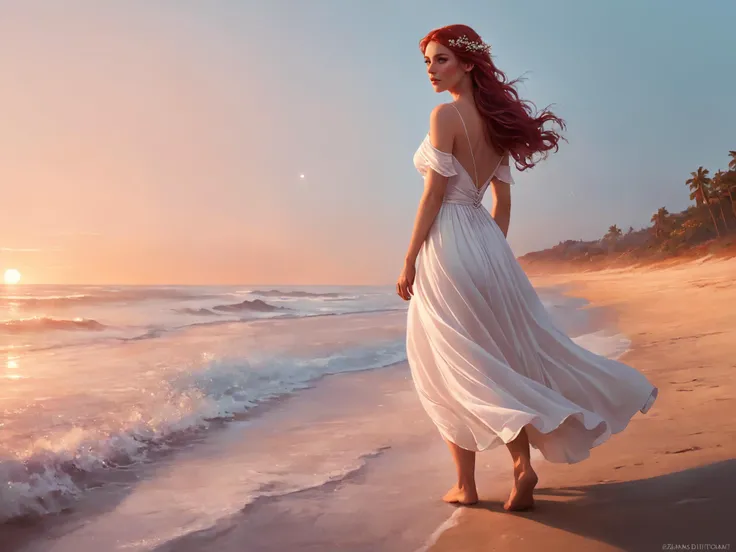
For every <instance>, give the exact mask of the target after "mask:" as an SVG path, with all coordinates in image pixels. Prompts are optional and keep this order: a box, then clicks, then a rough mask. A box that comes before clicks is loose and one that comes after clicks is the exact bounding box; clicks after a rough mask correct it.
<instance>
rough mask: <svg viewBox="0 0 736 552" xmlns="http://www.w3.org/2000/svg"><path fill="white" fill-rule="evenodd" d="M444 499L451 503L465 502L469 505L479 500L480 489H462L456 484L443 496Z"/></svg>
mask: <svg viewBox="0 0 736 552" xmlns="http://www.w3.org/2000/svg"><path fill="white" fill-rule="evenodd" d="M442 500H444V501H445V502H449V503H450V504H465V505H466V506H468V505H470V504H475V503H476V502H478V491H476V490H475V487H473V489H472V490H471V489H464V488H463V489H461V488H460V487H458V486H457V485H455V486H454V487H453V488H452V489H450V490H449V491H447V494H446V495H445V496H444V497H442Z"/></svg>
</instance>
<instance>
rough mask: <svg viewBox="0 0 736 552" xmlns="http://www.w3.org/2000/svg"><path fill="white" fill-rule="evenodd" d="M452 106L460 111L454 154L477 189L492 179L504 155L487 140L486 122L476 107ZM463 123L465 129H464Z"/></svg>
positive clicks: (461, 104) (454, 104) (466, 105)
mask: <svg viewBox="0 0 736 552" xmlns="http://www.w3.org/2000/svg"><path fill="white" fill-rule="evenodd" d="M452 105H453V106H454V107H455V108H456V109H457V110H458V111H459V115H460V116H458V118H457V126H456V128H455V139H454V143H453V149H452V154H453V155H454V156H455V159H457V160H458V162H459V163H460V164H461V165H462V166H463V168H464V169H465V170H466V171H467V173H468V174H469V175H470V178H471V180H473V183H474V184H475V186H476V188H480V187H482V186H483V185H484V184H485V183H486V182H487V181H488V179H489V178H491V176H492V175H493V173H494V171H495V170H496V168H497V167H498V166H499V163H500V162H501V158H502V157H504V154H503V153H499V152H498V151H497V150H496V149H495V148H494V146H493V145H492V144H490V143H488V141H487V140H486V138H485V132H484V128H483V125H484V122H483V119H482V118H481V116H480V114H479V113H478V111H477V110H476V109H475V106H473V105H468V104H465V103H459V102H455V103H453V104H452ZM463 123H464V125H465V127H463ZM466 129H467V135H466ZM471 144H472V148H473V149H472V152H471V149H470V147H471ZM473 160H475V168H474V167H473ZM476 171H477V176H476Z"/></svg>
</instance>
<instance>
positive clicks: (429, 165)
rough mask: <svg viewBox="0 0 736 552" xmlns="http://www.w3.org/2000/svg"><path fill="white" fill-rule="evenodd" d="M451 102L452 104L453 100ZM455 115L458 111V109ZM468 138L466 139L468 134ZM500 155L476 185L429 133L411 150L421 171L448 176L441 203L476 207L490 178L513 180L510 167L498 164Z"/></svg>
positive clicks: (510, 182) (511, 182)
mask: <svg viewBox="0 0 736 552" xmlns="http://www.w3.org/2000/svg"><path fill="white" fill-rule="evenodd" d="M451 105H453V107H455V106H454V104H451ZM455 109H457V107H455ZM458 115H460V111H459V110H458ZM460 120H462V115H460ZM463 127H465V121H463ZM465 134H466V136H468V130H467V127H465ZM468 142H470V137H469V136H468ZM471 153H472V150H471ZM504 158H505V156H504V157H502V158H501V161H499V164H498V165H497V166H496V169H495V170H494V171H493V173H492V174H491V176H490V177H489V178H488V180H486V181H485V182H484V183H483V184H482V185H481V186H480V187H478V186H476V185H475V183H474V182H473V178H472V177H471V176H470V174H468V171H466V170H465V167H463V166H462V165H461V164H460V162H459V161H458V160H457V158H456V157H455V156H454V155H453V154H451V153H448V152H446V151H441V150H438V149H437V148H436V147H434V146H433V145H432V142H430V140H429V134H427V135H426V136H425V137H424V140H422V143H421V145H420V146H419V149H417V151H416V153H415V154H414V166H415V167H416V168H417V170H418V171H419V172H420V173H421V174H422V175H426V174H427V171H428V170H429V169H432V170H434V171H436V172H437V173H439V174H441V175H442V176H446V177H448V182H447V189H446V191H445V197H444V200H443V202H444V203H460V204H465V205H473V206H475V207H480V204H481V201H483V196H484V195H485V192H486V190H487V189H488V185H489V184H490V183H491V181H492V180H493V179H494V178H497V179H499V180H502V181H504V182H507V183H509V184H513V183H514V179H513V178H512V177H511V169H510V167H509V166H508V165H503V164H502V163H503V159H504ZM473 163H474V164H475V160H473Z"/></svg>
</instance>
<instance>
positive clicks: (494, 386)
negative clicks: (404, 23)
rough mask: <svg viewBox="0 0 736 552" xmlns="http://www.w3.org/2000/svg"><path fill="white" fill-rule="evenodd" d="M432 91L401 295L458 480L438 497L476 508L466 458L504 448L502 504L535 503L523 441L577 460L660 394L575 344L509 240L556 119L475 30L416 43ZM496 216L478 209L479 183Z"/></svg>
mask: <svg viewBox="0 0 736 552" xmlns="http://www.w3.org/2000/svg"><path fill="white" fill-rule="evenodd" d="M420 48H421V50H422V52H423V53H424V61H425V64H426V65H427V71H428V73H429V79H430V81H431V82H432V86H433V87H434V89H435V91H436V92H444V91H448V92H450V94H451V95H452V97H453V99H454V101H453V102H451V103H449V104H444V105H439V106H437V107H436V108H435V109H434V110H433V111H432V114H431V116H430V120H429V134H428V135H427V136H426V137H425V138H424V141H423V142H422V144H421V146H420V147H419V149H418V151H417V152H416V154H415V156H414V164H415V165H416V167H417V169H418V170H419V172H420V173H422V174H424V175H425V180H424V186H425V189H424V194H423V196H422V199H421V201H420V205H419V209H418V213H417V217H416V222H415V225H414V230H413V234H412V238H411V242H410V245H409V250H408V252H407V255H406V259H405V265H404V268H403V270H402V272H401V275H400V276H399V280H398V282H397V293H398V294H399V295H400V296H401V297H402V298H403V299H405V300H409V299H410V298H411V303H410V306H409V312H408V320H407V324H408V326H407V354H408V359H409V364H410V366H411V372H412V378H413V380H414V384H415V386H416V389H417V392H418V394H419V398H420V400H421V402H422V405H423V406H424V408H425V410H426V411H427V413H428V414H429V416H430V418H431V419H432V421H433V422H434V423H435V424H436V426H437V428H438V429H439V431H440V434H441V435H442V437H443V438H444V439H445V440H446V441H447V444H448V445H449V447H450V451H451V453H452V457H453V459H454V461H455V464H456V467H457V477H458V479H457V485H456V486H455V487H453V488H452V489H451V490H450V491H449V492H448V493H447V494H446V495H445V497H444V500H445V501H446V502H452V503H459V504H473V503H475V502H477V500H478V493H477V490H476V486H475V453H476V452H479V451H483V450H487V449H490V448H493V447H495V446H498V445H500V444H502V443H503V444H505V445H506V446H507V447H508V450H509V452H510V453H511V457H512V459H513V473H514V485H513V488H512V490H511V493H510V495H509V498H508V500H507V501H506V503H505V504H504V508H505V509H506V510H525V509H528V508H531V507H532V506H533V505H534V497H533V490H534V487H535V486H536V484H537V475H536V473H535V472H534V469H533V468H532V465H531V460H530V454H529V447H530V446H532V447H534V448H537V449H539V451H540V452H541V453H542V455H543V456H544V457H545V458H546V459H547V460H549V461H551V462H566V463H575V462H579V461H581V460H584V459H585V458H587V457H588V456H589V455H590V449H591V448H593V447H595V446H597V445H600V444H601V443H603V442H604V441H606V440H607V439H608V438H609V437H610V436H611V435H612V434H614V433H618V432H620V431H622V430H623V429H624V428H625V427H626V425H627V424H628V422H629V420H630V419H631V417H632V416H633V415H634V414H636V412H637V411H641V412H646V411H647V410H649V408H650V407H651V405H652V404H653V402H654V400H655V398H656V396H657V389H656V388H655V387H653V386H652V385H651V383H650V382H649V381H648V380H647V379H646V378H645V377H644V376H643V375H642V374H640V373H639V372H638V371H636V370H635V369H633V368H631V367H629V366H627V365H625V364H622V363H620V362H617V361H615V360H611V359H608V358H605V357H601V356H598V355H596V354H594V353H592V352H590V351H588V350H586V349H583V348H582V347H580V346H578V345H576V344H575V343H574V342H573V341H572V340H571V339H570V338H569V337H568V336H567V335H566V334H565V333H564V332H562V331H561V330H560V329H559V328H557V327H556V326H555V324H554V323H553V321H552V320H551V318H550V316H549V314H548V313H547V312H546V310H545V308H544V306H543V305H542V303H541V301H540V300H539V298H538V297H537V294H536V292H535V290H534V288H533V287H532V285H531V284H530V282H529V280H528V279H527V277H526V275H525V274H524V272H523V271H522V269H521V267H520V266H519V264H518V262H517V261H516V258H515V257H514V254H513V253H512V251H511V249H510V247H509V245H508V243H507V242H506V234H507V232H508V227H509V218H510V210H511V195H510V187H511V184H512V183H513V179H512V177H511V172H510V167H509V160H510V158H513V159H514V161H515V165H516V167H517V168H518V169H519V170H525V169H528V168H531V167H533V166H534V164H535V163H536V161H535V160H534V158H535V157H537V156H538V155H539V154H541V155H542V156H544V154H546V153H547V152H548V151H550V150H556V149H557V144H558V141H559V140H560V139H561V137H560V135H559V134H558V133H557V132H555V131H553V130H550V129H545V128H543V127H544V125H545V124H546V123H556V124H557V125H558V126H559V127H560V128H561V129H564V123H563V121H561V120H560V119H559V118H557V117H556V116H555V115H554V114H553V113H551V112H550V111H548V110H543V111H542V112H541V113H539V114H534V112H533V110H532V106H531V104H530V103H528V102H525V101H523V100H521V99H519V96H518V95H517V93H516V91H515V90H514V88H513V85H514V82H508V81H507V79H506V76H505V75H504V74H503V73H502V72H501V71H500V70H498V69H497V68H496V66H495V65H494V63H493V61H491V57H490V47H489V46H488V45H487V44H485V43H484V42H483V41H482V40H481V38H480V36H478V34H477V33H476V32H475V31H473V29H471V28H470V27H467V26H465V25H450V26H448V27H442V28H440V29H435V30H433V31H432V32H430V33H429V34H428V35H427V36H426V37H424V38H423V39H422V40H421V42H420ZM489 186H490V187H491V188H492V190H493V211H492V213H488V212H487V211H485V210H484V209H482V208H481V199H482V198H483V194H484V193H485V191H486V189H487V188H488V187H489Z"/></svg>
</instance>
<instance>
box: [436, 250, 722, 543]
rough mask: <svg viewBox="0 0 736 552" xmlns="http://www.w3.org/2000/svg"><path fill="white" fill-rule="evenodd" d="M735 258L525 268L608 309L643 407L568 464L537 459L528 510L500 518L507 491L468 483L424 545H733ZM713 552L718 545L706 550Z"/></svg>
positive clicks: (538, 282)
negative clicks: (470, 500) (473, 497)
mask: <svg viewBox="0 0 736 552" xmlns="http://www.w3.org/2000/svg"><path fill="white" fill-rule="evenodd" d="M734 276H736V260H734V259H730V260H724V259H710V260H699V261H695V262H691V263H680V264H677V265H673V266H669V267H664V268H636V269H632V268H628V269H611V270H602V271H598V272H585V273H581V272H576V273H566V274H565V273H559V274H551V275H548V276H534V277H532V278H531V279H532V281H533V283H534V285H535V287H540V286H554V285H561V284H564V285H565V286H566V287H568V291H567V292H566V293H568V294H569V295H573V296H578V297H583V298H585V299H588V300H589V301H590V303H591V305H592V306H594V307H610V308H612V309H614V310H615V311H616V321H617V324H618V325H619V329H620V330H621V331H622V332H623V333H624V334H626V335H627V336H628V337H629V338H630V340H631V348H630V350H629V351H627V352H626V353H625V354H624V355H623V356H622V357H621V358H620V360H621V361H622V362H625V363H627V364H630V365H632V366H634V367H635V368H637V369H638V370H640V371H642V372H643V373H644V374H645V375H646V376H647V377H648V378H649V379H650V381H652V383H653V384H654V385H655V386H657V387H658V388H659V397H658V399H657V401H656V403H655V404H654V406H653V408H652V410H651V411H649V412H648V413H647V414H640V413H637V415H635V416H634V417H633V418H632V420H631V422H630V424H629V425H628V426H627V428H626V429H625V430H624V431H623V432H622V433H620V434H617V435H614V436H612V437H611V439H609V441H608V442H606V443H604V444H603V445H602V446H600V447H596V448H595V449H593V451H591V457H590V458H589V459H587V460H586V461H585V462H582V463H580V464H575V465H564V464H551V463H548V462H538V463H537V471H538V473H539V474H540V484H539V486H538V489H537V494H536V496H537V501H536V502H537V507H536V508H535V510H533V511H530V512H527V513H521V514H508V513H506V512H504V511H503V509H502V508H501V504H502V502H503V500H504V499H505V498H506V494H507V493H508V489H507V488H505V487H502V486H499V485H498V484H496V483H495V482H489V481H485V480H484V479H483V478H480V479H479V486H480V493H481V503H480V504H479V506H477V507H473V508H465V509H463V511H462V513H461V514H458V515H456V516H455V518H454V521H455V525H454V526H453V527H451V528H449V529H448V530H447V531H445V532H444V533H443V534H442V535H440V537H439V538H438V539H437V543H436V545H435V546H434V547H432V548H431V549H430V550H432V551H433V552H445V551H458V550H463V551H464V552H473V551H475V550H478V551H480V550H484V551H485V550H514V551H524V550H540V549H544V550H547V551H549V550H568V549H571V548H572V549H581V550H586V551H604V550H605V551H610V550H626V551H636V550H655V549H656V550H661V549H665V547H666V546H668V545H672V546H673V548H672V549H675V548H674V547H675V546H677V545H680V546H682V545H688V546H690V547H691V548H690V549H695V548H692V547H693V546H695V545H703V546H707V545H713V546H716V545H717V546H722V548H720V549H728V548H727V547H728V546H729V545H730V546H731V547H732V546H734V545H736V531H734V530H733V528H732V527H731V525H730V524H729V522H728V520H727V517H728V514H727V512H728V511H729V509H730V507H731V506H730V501H731V497H732V496H733V492H734V490H736V460H735V459H734V458H736V444H735V443H736V441H735V439H734V437H736V422H734V421H733V420H736V416H734V413H735V412H736V405H734V398H733V396H732V394H731V391H732V390H733V388H734V379H736V371H735V370H734V368H736V366H735V365H734V361H733V352H734V349H735V348H736V347H735V346H734V343H736V321H735V320H734V316H733V307H732V306H733V304H734V303H735V302H736V281H735V278H734ZM711 549H719V548H711Z"/></svg>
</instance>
